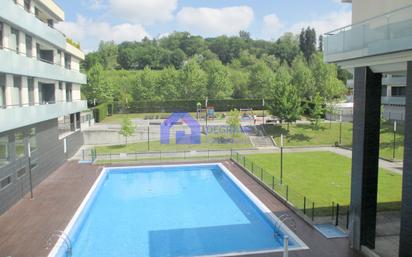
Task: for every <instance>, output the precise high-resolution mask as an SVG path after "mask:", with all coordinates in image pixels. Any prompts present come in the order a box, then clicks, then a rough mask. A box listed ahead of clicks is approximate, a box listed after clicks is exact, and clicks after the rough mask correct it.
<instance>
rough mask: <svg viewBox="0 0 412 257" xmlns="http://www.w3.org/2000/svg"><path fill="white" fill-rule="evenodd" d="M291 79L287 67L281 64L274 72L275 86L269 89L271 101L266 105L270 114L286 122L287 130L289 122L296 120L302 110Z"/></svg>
mask: <svg viewBox="0 0 412 257" xmlns="http://www.w3.org/2000/svg"><path fill="white" fill-rule="evenodd" d="M291 81H292V77H291V76H290V75H289V72H288V70H287V67H285V66H284V65H282V66H281V67H280V68H279V70H277V72H276V82H275V87H274V88H273V89H272V91H271V92H272V93H271V96H272V97H273V101H272V103H271V104H270V105H269V106H268V108H269V111H270V112H271V114H272V115H274V116H276V117H278V118H279V119H280V120H281V122H287V123H288V130H289V124H290V123H291V122H295V121H296V120H298V119H299V118H300V115H301V112H302V109H301V98H300V97H299V93H298V91H297V89H296V88H295V87H294V86H293V85H292V83H291Z"/></svg>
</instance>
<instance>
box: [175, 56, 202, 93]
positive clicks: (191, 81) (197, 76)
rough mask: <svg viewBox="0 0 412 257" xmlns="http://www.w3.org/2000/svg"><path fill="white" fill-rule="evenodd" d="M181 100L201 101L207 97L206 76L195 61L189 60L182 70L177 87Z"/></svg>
mask: <svg viewBox="0 0 412 257" xmlns="http://www.w3.org/2000/svg"><path fill="white" fill-rule="evenodd" d="M179 86H180V87H179V89H178V91H179V94H180V97H181V99H201V98H205V97H206V95H207V75H206V73H205V72H204V71H203V70H202V68H201V67H200V65H199V64H198V62H197V60H196V59H191V60H189V61H188V62H187V63H186V64H185V65H184V66H183V69H182V73H181V83H180V85H179Z"/></svg>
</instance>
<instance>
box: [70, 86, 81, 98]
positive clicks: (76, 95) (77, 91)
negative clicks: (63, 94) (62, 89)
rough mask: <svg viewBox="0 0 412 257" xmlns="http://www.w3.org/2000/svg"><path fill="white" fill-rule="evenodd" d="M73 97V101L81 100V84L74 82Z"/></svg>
mask: <svg viewBox="0 0 412 257" xmlns="http://www.w3.org/2000/svg"><path fill="white" fill-rule="evenodd" d="M72 97H73V101H79V100H81V93H80V85H78V84H72Z"/></svg>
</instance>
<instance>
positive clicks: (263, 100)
mask: <svg viewBox="0 0 412 257" xmlns="http://www.w3.org/2000/svg"><path fill="white" fill-rule="evenodd" d="M262 107H263V124H265V98H262Z"/></svg>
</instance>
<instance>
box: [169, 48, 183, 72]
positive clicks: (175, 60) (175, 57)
mask: <svg viewBox="0 0 412 257" xmlns="http://www.w3.org/2000/svg"><path fill="white" fill-rule="evenodd" d="M185 60H186V54H185V52H183V51H182V50H181V49H175V50H173V51H172V52H171V54H170V64H172V65H173V66H174V67H175V68H176V69H181V68H182V67H183V64H184V62H185Z"/></svg>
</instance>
